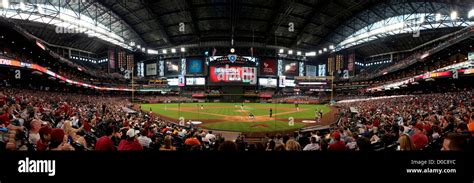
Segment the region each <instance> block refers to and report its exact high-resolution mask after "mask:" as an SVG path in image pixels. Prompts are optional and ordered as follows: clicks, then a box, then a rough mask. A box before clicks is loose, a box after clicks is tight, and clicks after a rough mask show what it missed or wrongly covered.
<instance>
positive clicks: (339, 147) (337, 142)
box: [328, 132, 347, 151]
mask: <svg viewBox="0 0 474 183" xmlns="http://www.w3.org/2000/svg"><path fill="white" fill-rule="evenodd" d="M332 137H333V139H334V143H332V144H329V147H328V151H345V150H347V149H346V144H345V143H344V142H342V141H341V134H339V132H334V133H333V134H332Z"/></svg>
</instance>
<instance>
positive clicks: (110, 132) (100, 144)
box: [95, 126, 115, 151]
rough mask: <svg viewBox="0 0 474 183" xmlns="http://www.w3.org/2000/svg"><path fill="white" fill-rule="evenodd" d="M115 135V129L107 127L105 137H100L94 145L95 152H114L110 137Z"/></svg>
mask: <svg viewBox="0 0 474 183" xmlns="http://www.w3.org/2000/svg"><path fill="white" fill-rule="evenodd" d="M114 134H115V129H114V127H113V126H108V127H107V129H106V131H105V135H104V136H102V137H100V138H99V139H98V140H97V142H96V144H95V150H96V151H114V150H115V146H114V142H112V137H113V136H114Z"/></svg>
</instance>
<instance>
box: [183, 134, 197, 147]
mask: <svg viewBox="0 0 474 183" xmlns="http://www.w3.org/2000/svg"><path fill="white" fill-rule="evenodd" d="M184 144H186V145H187V146H191V147H192V146H200V145H201V142H199V140H198V139H197V137H196V135H194V137H190V138H187V139H186V141H184Z"/></svg>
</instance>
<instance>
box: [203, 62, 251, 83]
mask: <svg viewBox="0 0 474 183" xmlns="http://www.w3.org/2000/svg"><path fill="white" fill-rule="evenodd" d="M209 78H210V82H211V83H222V84H224V83H227V84H228V83H233V84H249V85H255V84H257V68H255V67H241V66H228V65H226V66H211V67H210V73H209Z"/></svg>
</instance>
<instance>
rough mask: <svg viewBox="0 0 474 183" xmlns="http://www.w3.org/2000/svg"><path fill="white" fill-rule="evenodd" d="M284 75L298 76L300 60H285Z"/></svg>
mask: <svg viewBox="0 0 474 183" xmlns="http://www.w3.org/2000/svg"><path fill="white" fill-rule="evenodd" d="M283 75H285V76H298V62H297V61H284V62H283Z"/></svg>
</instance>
